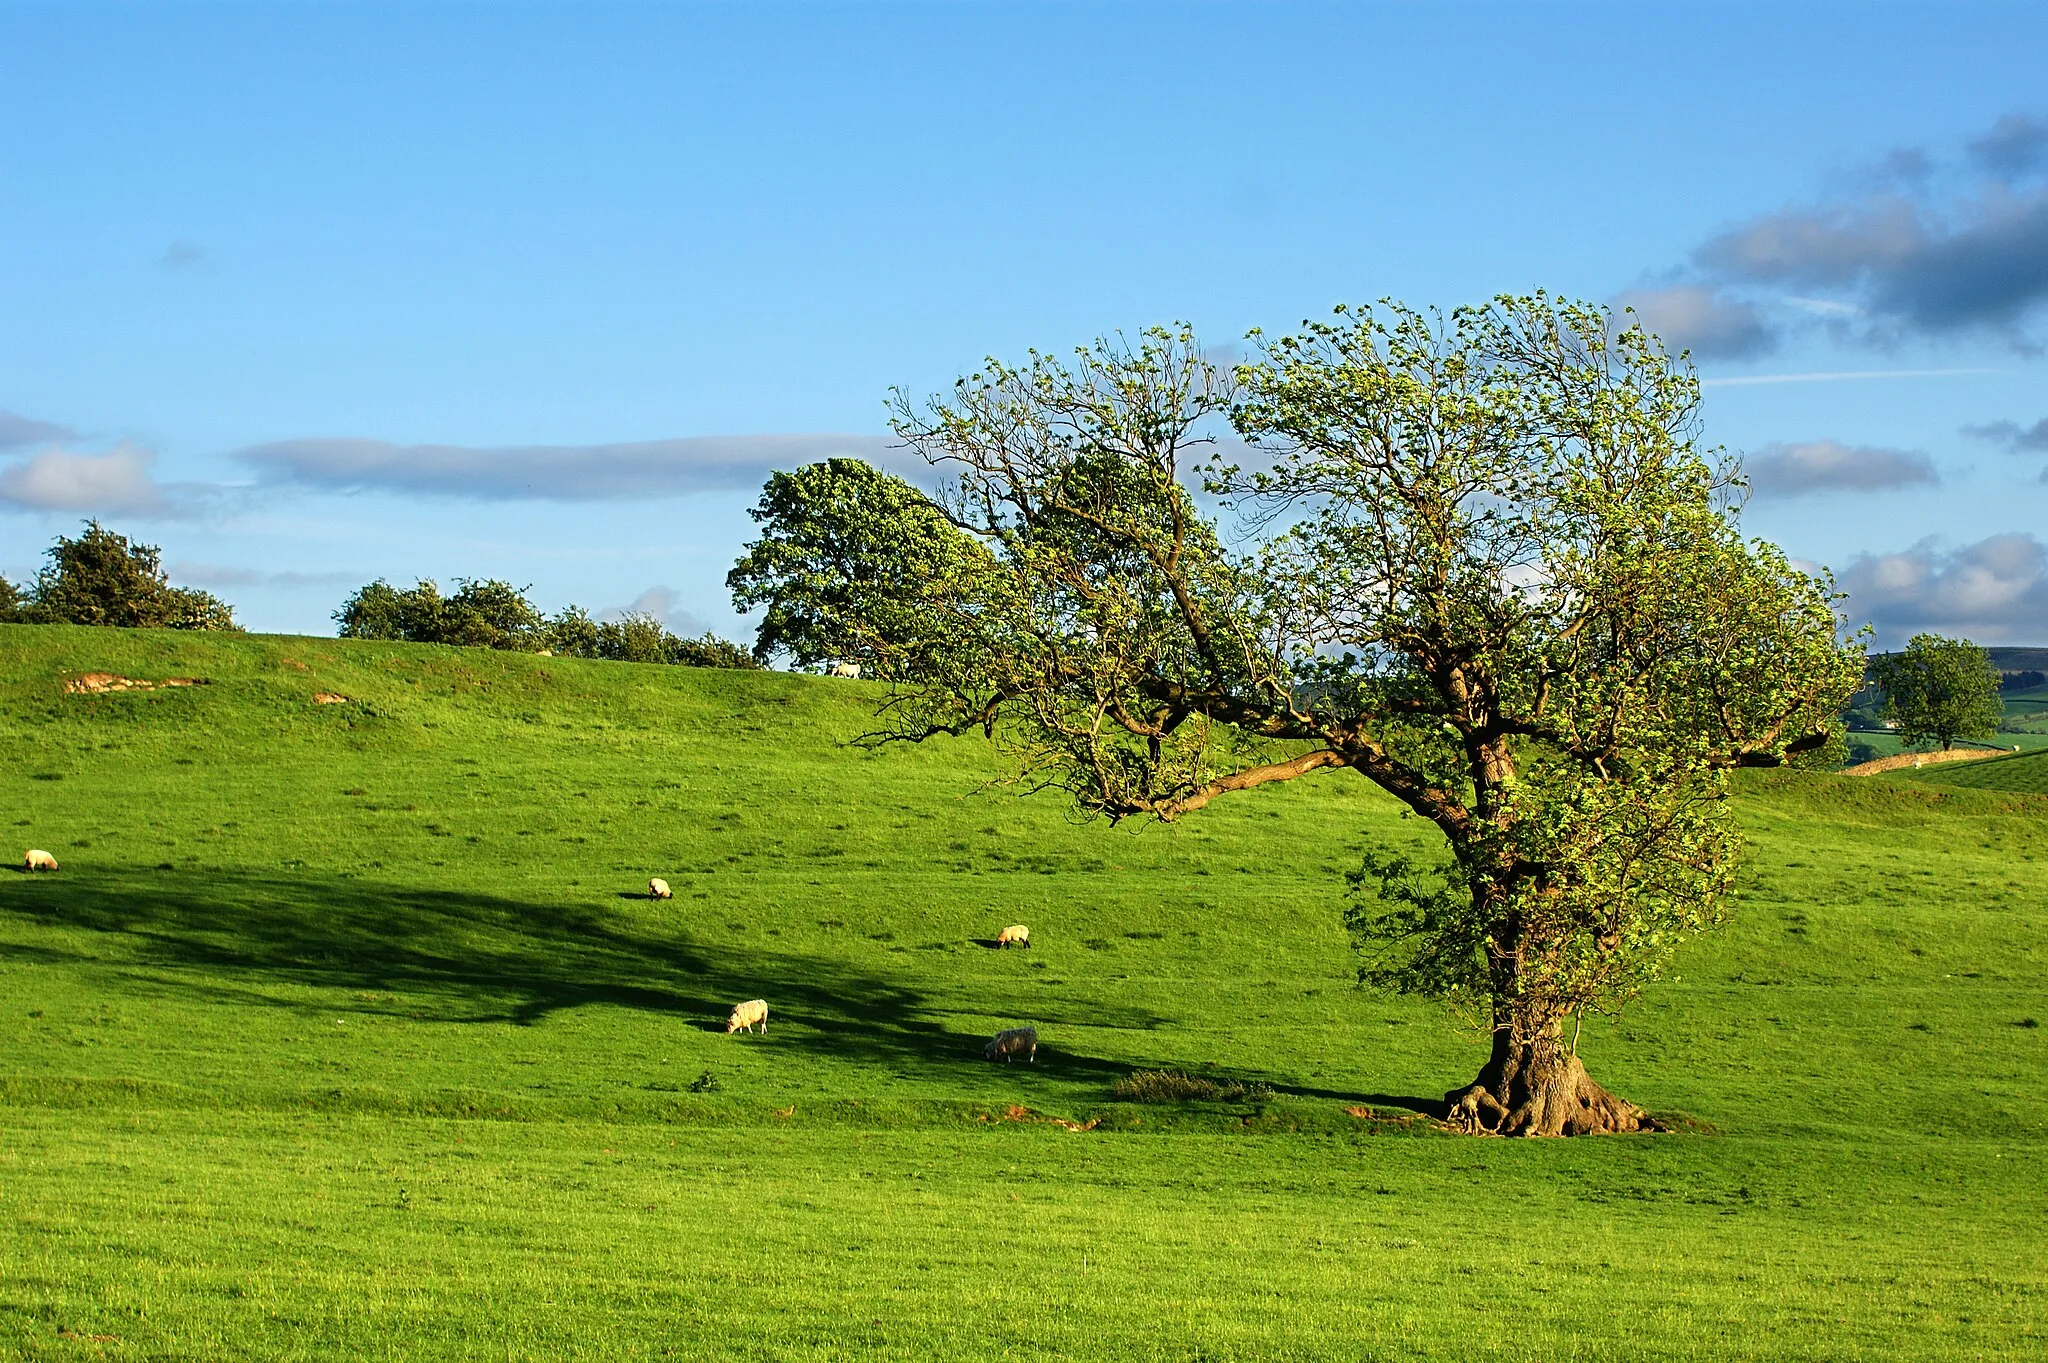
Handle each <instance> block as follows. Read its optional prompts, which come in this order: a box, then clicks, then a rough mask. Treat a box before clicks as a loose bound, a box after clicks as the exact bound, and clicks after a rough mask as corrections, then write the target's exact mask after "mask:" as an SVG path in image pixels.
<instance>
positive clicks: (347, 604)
mask: <svg viewBox="0 0 2048 1363" xmlns="http://www.w3.org/2000/svg"><path fill="white" fill-rule="evenodd" d="M420 586H421V587H428V588H431V587H433V584H432V583H431V582H422V583H420ZM411 595H412V593H409V592H401V591H399V590H398V588H396V587H394V586H392V585H391V584H390V583H389V582H386V581H385V580H384V579H383V578H381V577H380V578H378V579H377V580H376V581H375V582H367V583H364V584H363V585H362V586H361V587H358V588H357V589H356V590H355V593H354V594H353V595H352V596H350V597H349V599H348V600H346V601H344V602H342V603H341V609H340V610H338V611H336V612H335V613H334V623H335V624H337V625H339V626H340V627H341V628H340V633H341V637H342V638H344V639H405V638H407V637H409V635H408V629H407V619H406V615H407V608H408V606H409V605H410V604H411V602H410V601H409V600H408V598H409V597H410V596H411ZM440 595H441V593H440V590H439V589H438V588H435V589H434V596H435V600H436V603H437V609H438V602H439V598H440Z"/></svg>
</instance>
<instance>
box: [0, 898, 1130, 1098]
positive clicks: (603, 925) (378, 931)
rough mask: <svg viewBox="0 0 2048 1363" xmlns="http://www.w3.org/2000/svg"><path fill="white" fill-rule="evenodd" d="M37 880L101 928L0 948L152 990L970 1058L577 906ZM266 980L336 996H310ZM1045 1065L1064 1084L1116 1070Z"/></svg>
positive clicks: (845, 1055)
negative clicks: (613, 1010)
mask: <svg viewBox="0 0 2048 1363" xmlns="http://www.w3.org/2000/svg"><path fill="white" fill-rule="evenodd" d="M35 890H36V892H35V893H31V894H17V895H10V896H9V897H8V900H7V901H6V903H5V906H4V909H0V912H4V913H5V914H6V915H7V916H11V917H15V918H17V919H26V920H30V921H35V922H40V923H44V924H48V925H51V926H60V927H68V928H71V929H75V930H84V931H88V932H92V933H97V934H106V935H107V936H108V937H110V938H113V939H115V940H114V941H112V942H108V943H106V944H104V946H102V945H101V944H97V943H96V944H94V945H93V947H92V948H91V949H89V950H88V951H81V952H73V951H67V950H65V949H64V948H62V947H59V946H54V945H52V944H49V943H47V942H45V943H40V944H36V945H33V946H30V945H27V944H20V945H17V944H15V943H0V958H13V959H18V960H24V961H36V962H40V963H46V964H54V963H56V962H58V961H59V960H61V959H63V958H65V957H67V956H68V957H70V958H71V959H73V960H74V961H78V962H80V963H84V962H86V961H88V960H90V961H91V962H92V963H95V964H98V965H101V966H103V967H105V966H113V967H117V968H120V967H126V968H128V969H131V970H132V969H133V968H135V967H143V968H146V969H155V970H159V971H163V972H165V973H164V974H162V975H159V976H157V977H156V978H155V984H156V986H157V987H158V988H162V989H167V990H172V991H176V992H180V993H184V994H187V995H196V996H200V997H212V998H217V999H219V1000H221V1001H223V1002H230V1001H231V1002H236V1003H240V1004H243V1005H253V1006H269V1007H279V1008H304V1007H309V1006H310V1007H318V1008H320V1009H322V1010H324V1011H333V1010H337V1009H339V1010H342V1011H352V1012H359V1013H381V1014H388V1015H394V1016H404V1017H408V1018H421V1017H422V1016H423V1011H422V1010H423V1008H425V1009H426V1010H427V1011H426V1012H425V1013H424V1016H425V1017H426V1018H427V1019H428V1020H434V1021H443V1022H450V1023H479V1022H481V1023H507V1022H509V1023H512V1024H515V1025H522V1026H524V1025H532V1024H534V1023H538V1022H540V1021H542V1020H544V1019H545V1018H547V1017H549V1016H550V1015H551V1014H554V1013H557V1012H561V1011H563V1010H567V1009H575V1008H581V1007H585V1006H589V1005H610V1006H614V1007H620V1008H629V1009H634V1010H637V1011H640V1012H646V1013H657V1014H665V1015H669V1016H672V1017H674V1018H676V1019H677V1020H679V1021H684V1022H687V1023H689V1024H690V1025H694V1026H698V1027H701V1028H704V1029H707V1030H713V1031H723V1030H724V1027H725V1017H726V1014H727V1012H728V1011H729V1010H730V1009H731V1007H732V1005H733V1004H734V1003H736V1002H738V1001H739V1000H742V999H749V998H755V997H763V998H767V999H769V1000H770V1004H771V1007H772V1008H773V1010H774V1013H773V1020H774V1021H776V1022H779V1023H784V1024H789V1023H795V1024H798V1025H797V1026H795V1027H793V1028H789V1029H787V1030H781V1031H780V1032H779V1035H778V1047H788V1048H792V1049H796V1050H799V1051H808V1052H814V1053H816V1054H817V1055H819V1056H820V1057H829V1058H832V1059H836V1060H842V1061H844V1060H853V1061H862V1062H871V1063H877V1064H886V1065H891V1066H895V1067H898V1068H902V1067H905V1066H918V1067H932V1066H939V1065H943V1066H945V1067H947V1068H953V1067H956V1066H958V1065H959V1064H960V1063H962V1062H966V1061H971V1062H973V1063H975V1064H977V1065H978V1064H980V1063H981V1047H982V1046H983V1044H985V1042H986V1039H987V1038H986V1036H985V1035H984V1034H983V1033H982V1032H981V1031H980V1027H979V1025H978V1024H977V1025H976V1027H975V1028H974V1029H973V1030H968V1029H964V1028H963V1029H960V1030H955V1029H953V1028H950V1027H948V1026H947V1025H946V1020H947V1019H948V1018H950V1017H958V1016H961V1015H963V1014H965V1013H967V1012H968V1010H966V1009H962V1008H958V1007H955V1006H952V1005H950V1004H948V1003H945V1002H942V1001H940V1000H938V999H936V998H935V997H933V996H932V995H930V994H928V993H926V992H924V991H921V990H918V989H915V988H912V987H909V986H907V985H905V984H903V983H901V982H899V981H896V980H891V979H888V978H885V977H882V976H878V975H874V974H871V973H867V972H863V971H861V970H858V969H854V968H852V967H849V966H847V965H845V964H843V963H840V962H837V961H834V960H832V959H831V958H829V957H820V956H813V955H797V954H776V953H771V952H750V951H746V950H742V949H736V948H733V947H729V946H723V945H721V946H717V947H709V946H706V945H703V944H700V943H697V942H694V941H692V940H691V938H690V937H689V935H688V932H687V929H685V928H677V929H675V930H673V931H668V932H661V933H653V932H646V931H641V930H639V929H637V928H636V926H635V925H633V924H631V923H629V922H626V921H623V920H621V919H620V918H618V917H617V916H615V915H613V914H611V913H608V912H606V911H603V910H599V909H594V908H590V907H586V906H581V905H574V904H549V903H544V902H540V901H536V900H529V899H518V898H513V897H510V896H506V895H497V894H486V893H480V892H475V891H461V890H446V889H436V890H418V889H410V888H406V887H402V886H395V885H390V884H383V883H377V882H369V881H363V880H357V879H319V880H313V879H295V878H292V877H288V876H281V875H258V874H251V873H247V872H237V871H220V872H206V873H196V872H183V871H157V872H147V871H138V872H125V873H123V872H112V873H101V874H97V875H94V876H92V877H90V878H86V877H79V876H73V877H70V878H68V879H66V880H63V881H58V880H55V879H54V878H53V879H52V880H50V881H48V882H44V883H41V884H38V885H37V886H36V887H35ZM278 986H291V987H299V988H307V989H320V990H332V991H346V992H342V993H337V994H335V995H330V996H326V997H322V998H320V999H319V1000H317V1001H314V1000H308V999H300V998H292V997H289V996H287V995H284V994H281V993H279V992H277V990H278ZM385 993H390V994H397V995H402V996H403V1003H402V1005H401V1004H400V1003H399V1002H398V1001H396V1000H385V999H380V998H378V997H377V996H378V995H379V994H385ZM429 1001H431V1002H429ZM1042 1020H1049V1019H1042ZM1090 1020H1091V1021H1096V1022H1099V1021H1101V1019H1100V1018H1099V1017H1091V1019H1090ZM1154 1021H1156V1020H1154ZM1061 1060H1062V1064H1061V1071H1062V1077H1063V1078H1067V1079H1076V1080H1081V1081H1084V1082H1085V1081H1100V1082H1104V1083H1106V1082H1108V1080H1109V1079H1110V1078H1112V1077H1114V1076H1115V1075H1117V1074H1120V1073H1122V1069H1121V1067H1119V1066H1115V1065H1112V1064H1110V1063H1108V1062H1106V1061H1103V1060H1100V1059H1096V1058H1093V1057H1089V1056H1085V1055H1077V1054H1073V1053H1072V1052H1062V1053H1061Z"/></svg>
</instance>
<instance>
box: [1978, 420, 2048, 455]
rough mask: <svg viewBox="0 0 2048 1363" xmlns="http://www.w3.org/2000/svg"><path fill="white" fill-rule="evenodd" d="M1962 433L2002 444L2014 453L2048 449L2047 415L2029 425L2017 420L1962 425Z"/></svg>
mask: <svg viewBox="0 0 2048 1363" xmlns="http://www.w3.org/2000/svg"><path fill="white" fill-rule="evenodd" d="M1963 434H1964V435H1967V436H1972V437H1974V438H1976V439H1978V440H1988V441H1990V442H1991V443H1992V444H1994V445H2003V446H2005V448H2006V449H2008V450H2010V451H2011V452H2012V453H2014V454H2038V453H2040V452H2042V451H2048V417H2042V418H2041V419H2040V420H2039V421H2037V422H2035V423H2034V424H2033V425H2031V426H2022V425H2020V424H2019V422H2017V421H1987V422H1984V423H1983V424H1982V425H1977V426H1965V427H1963Z"/></svg>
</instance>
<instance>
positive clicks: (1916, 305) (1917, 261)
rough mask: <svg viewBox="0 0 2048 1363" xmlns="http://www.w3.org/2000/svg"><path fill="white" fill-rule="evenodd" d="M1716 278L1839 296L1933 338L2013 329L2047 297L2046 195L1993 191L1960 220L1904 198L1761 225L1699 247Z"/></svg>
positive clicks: (1774, 218)
mask: <svg viewBox="0 0 2048 1363" xmlns="http://www.w3.org/2000/svg"><path fill="white" fill-rule="evenodd" d="M1695 260H1696V261H1697V263H1698V264H1699V265H1700V266H1701V267H1702V268H1703V269H1704V270H1706V271H1707V272H1708V273H1709V274H1710V275H1713V276H1715V277H1717V278H1720V279H1725V280H1729V281H1733V282H1741V283H1746V284H1776V285H1787V286H1791V287H1794V288H1801V289H1839V290H1843V291H1846V292H1849V293H1852V294H1854V295H1857V296H1858V297H1860V298H1861V300H1862V306H1863V308H1864V310H1865V311H1867V312H1869V313H1871V314H1872V315H1873V316H1875V317H1877V318H1878V319H1880V320H1883V321H1887V322H1890V323H1893V324H1895V325H1899V326H1904V327H1909V328H1915V329H1919V330H1923V331H1929V332H1952V331H1958V330H1963V329H1966V328H1970V327H1980V326H1982V327H1992V328H1995V329H2000V330H2007V331H2010V330H2011V329H2012V328H2014V327H2015V326H2017V324H2018V323H2019V322H2020V321H2021V320H2022V319H2023V318H2024V316H2025V315H2026V314H2027V313H2029V312H2030V311H2031V310H2032V309H2033V308H2034V307H2035V306H2036V305H2037V304H2039V303H2040V302H2041V301H2042V300H2043V299H2048V191H2035V192H2033V193H2031V194H2028V195H2024V196H2013V195H2010V194H2007V193H2004V192H1988V193H1986V194H1985V195H1984V196H1983V197H1982V198H1980V199H1979V200H1978V201H1977V202H1975V203H1974V204H1971V205H1969V206H1968V207H1966V208H1965V209H1964V210H1963V211H1962V212H1961V213H1960V214H1959V215H1957V217H1956V218H1955V219H1954V220H1950V219H1947V218H1943V217H1941V216H1938V215H1936V214H1935V213H1933V212H1932V211H1931V210H1928V209H1926V208H1924V207H1922V206H1921V205H1918V204H1913V203H1909V202H1907V201H1905V200H1902V199H1894V200H1891V201H1889V202H1878V203H1870V204H1860V205H1853V206H1843V207H1835V208H1829V209H1822V210H1815V211H1804V210H1788V211H1786V212H1783V213H1777V214H1772V215H1769V216H1767V217H1763V218H1759V219H1757V220H1755V221H1754V222H1751V223H1750V224H1748V225H1747V226H1745V227H1742V228H1740V229H1738V230H1736V231H1733V232H1728V233H1724V234H1723V235H1721V236H1719V237H1716V238H1714V239H1713V240H1711V241H1709V242H1707V243H1706V244H1705V245H1704V246H1702V247H1700V249H1699V250H1698V252H1697V253H1696V254H1695Z"/></svg>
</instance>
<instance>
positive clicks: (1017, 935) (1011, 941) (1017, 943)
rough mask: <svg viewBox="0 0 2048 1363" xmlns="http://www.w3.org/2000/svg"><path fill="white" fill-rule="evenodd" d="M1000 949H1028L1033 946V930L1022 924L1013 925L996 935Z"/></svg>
mask: <svg viewBox="0 0 2048 1363" xmlns="http://www.w3.org/2000/svg"><path fill="white" fill-rule="evenodd" d="M996 945H997V946H999V947H1028V946H1030V945H1031V929H1030V928H1027V927H1025V926H1024V925H1023V924H1022V923H1012V924H1010V926H1008V927H1007V928H1004V929H1003V930H1002V932H1000V933H998V934H997V935H996Z"/></svg>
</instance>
